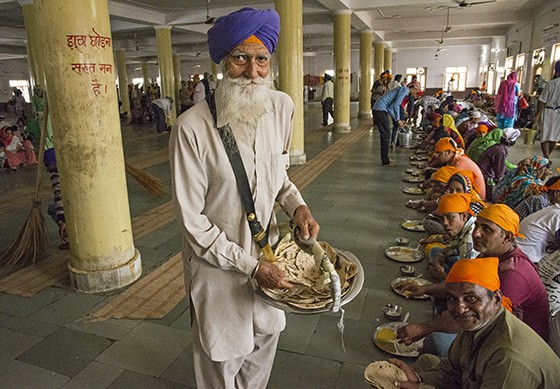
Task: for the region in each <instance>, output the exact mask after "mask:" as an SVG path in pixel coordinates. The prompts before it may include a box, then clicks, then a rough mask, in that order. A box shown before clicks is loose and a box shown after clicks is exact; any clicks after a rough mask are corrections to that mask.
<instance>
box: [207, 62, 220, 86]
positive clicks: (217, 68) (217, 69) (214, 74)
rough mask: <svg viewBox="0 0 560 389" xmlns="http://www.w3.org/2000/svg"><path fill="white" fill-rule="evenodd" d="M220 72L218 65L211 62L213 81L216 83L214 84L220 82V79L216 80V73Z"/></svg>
mask: <svg viewBox="0 0 560 389" xmlns="http://www.w3.org/2000/svg"><path fill="white" fill-rule="evenodd" d="M210 62H212V61H210ZM220 72H221V70H220V65H218V64H217V63H214V62H212V75H213V76H214V82H215V83H216V86H218V84H219V83H220V80H218V73H220Z"/></svg>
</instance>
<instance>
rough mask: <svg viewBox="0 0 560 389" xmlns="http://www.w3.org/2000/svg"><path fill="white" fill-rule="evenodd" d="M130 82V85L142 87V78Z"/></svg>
mask: <svg viewBox="0 0 560 389" xmlns="http://www.w3.org/2000/svg"><path fill="white" fill-rule="evenodd" d="M130 82H131V83H132V85H137V84H140V85H139V87H140V88H142V85H144V78H143V77H137V78H133V79H132V80H131V81H130Z"/></svg>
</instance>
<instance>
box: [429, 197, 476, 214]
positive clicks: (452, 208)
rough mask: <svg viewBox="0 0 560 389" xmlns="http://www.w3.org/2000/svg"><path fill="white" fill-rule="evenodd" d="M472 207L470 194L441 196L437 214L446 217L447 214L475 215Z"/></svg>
mask: <svg viewBox="0 0 560 389" xmlns="http://www.w3.org/2000/svg"><path fill="white" fill-rule="evenodd" d="M470 205H471V195H470V194H469V193H452V194H446V195H443V196H441V198H440V199H439V204H438V207H437V210H436V213H437V214H439V215H445V214H446V213H452V212H457V213H464V212H467V213H470V214H471V215H473V214H474V213H473V211H472V210H471V208H470Z"/></svg>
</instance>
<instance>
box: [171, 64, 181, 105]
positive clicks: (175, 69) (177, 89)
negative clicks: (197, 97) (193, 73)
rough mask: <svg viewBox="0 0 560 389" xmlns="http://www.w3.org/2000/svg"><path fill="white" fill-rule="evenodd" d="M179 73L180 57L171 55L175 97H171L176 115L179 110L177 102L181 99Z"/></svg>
mask: <svg viewBox="0 0 560 389" xmlns="http://www.w3.org/2000/svg"><path fill="white" fill-rule="evenodd" d="M181 73H182V72H181V57H180V56H179V54H173V74H174V75H175V95H173V100H175V103H174V104H173V106H174V107H175V112H177V113H178V112H179V108H181V103H180V102H179V101H180V99H181Z"/></svg>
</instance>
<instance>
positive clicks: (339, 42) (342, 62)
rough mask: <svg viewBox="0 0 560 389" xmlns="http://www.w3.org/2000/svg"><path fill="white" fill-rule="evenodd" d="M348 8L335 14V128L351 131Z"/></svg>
mask: <svg viewBox="0 0 560 389" xmlns="http://www.w3.org/2000/svg"><path fill="white" fill-rule="evenodd" d="M351 15H352V11H351V10H348V9H344V10H340V11H337V12H336V13H335V15H334V64H335V67H334V79H335V81H334V129H335V131H339V132H348V131H350V17H351Z"/></svg>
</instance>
